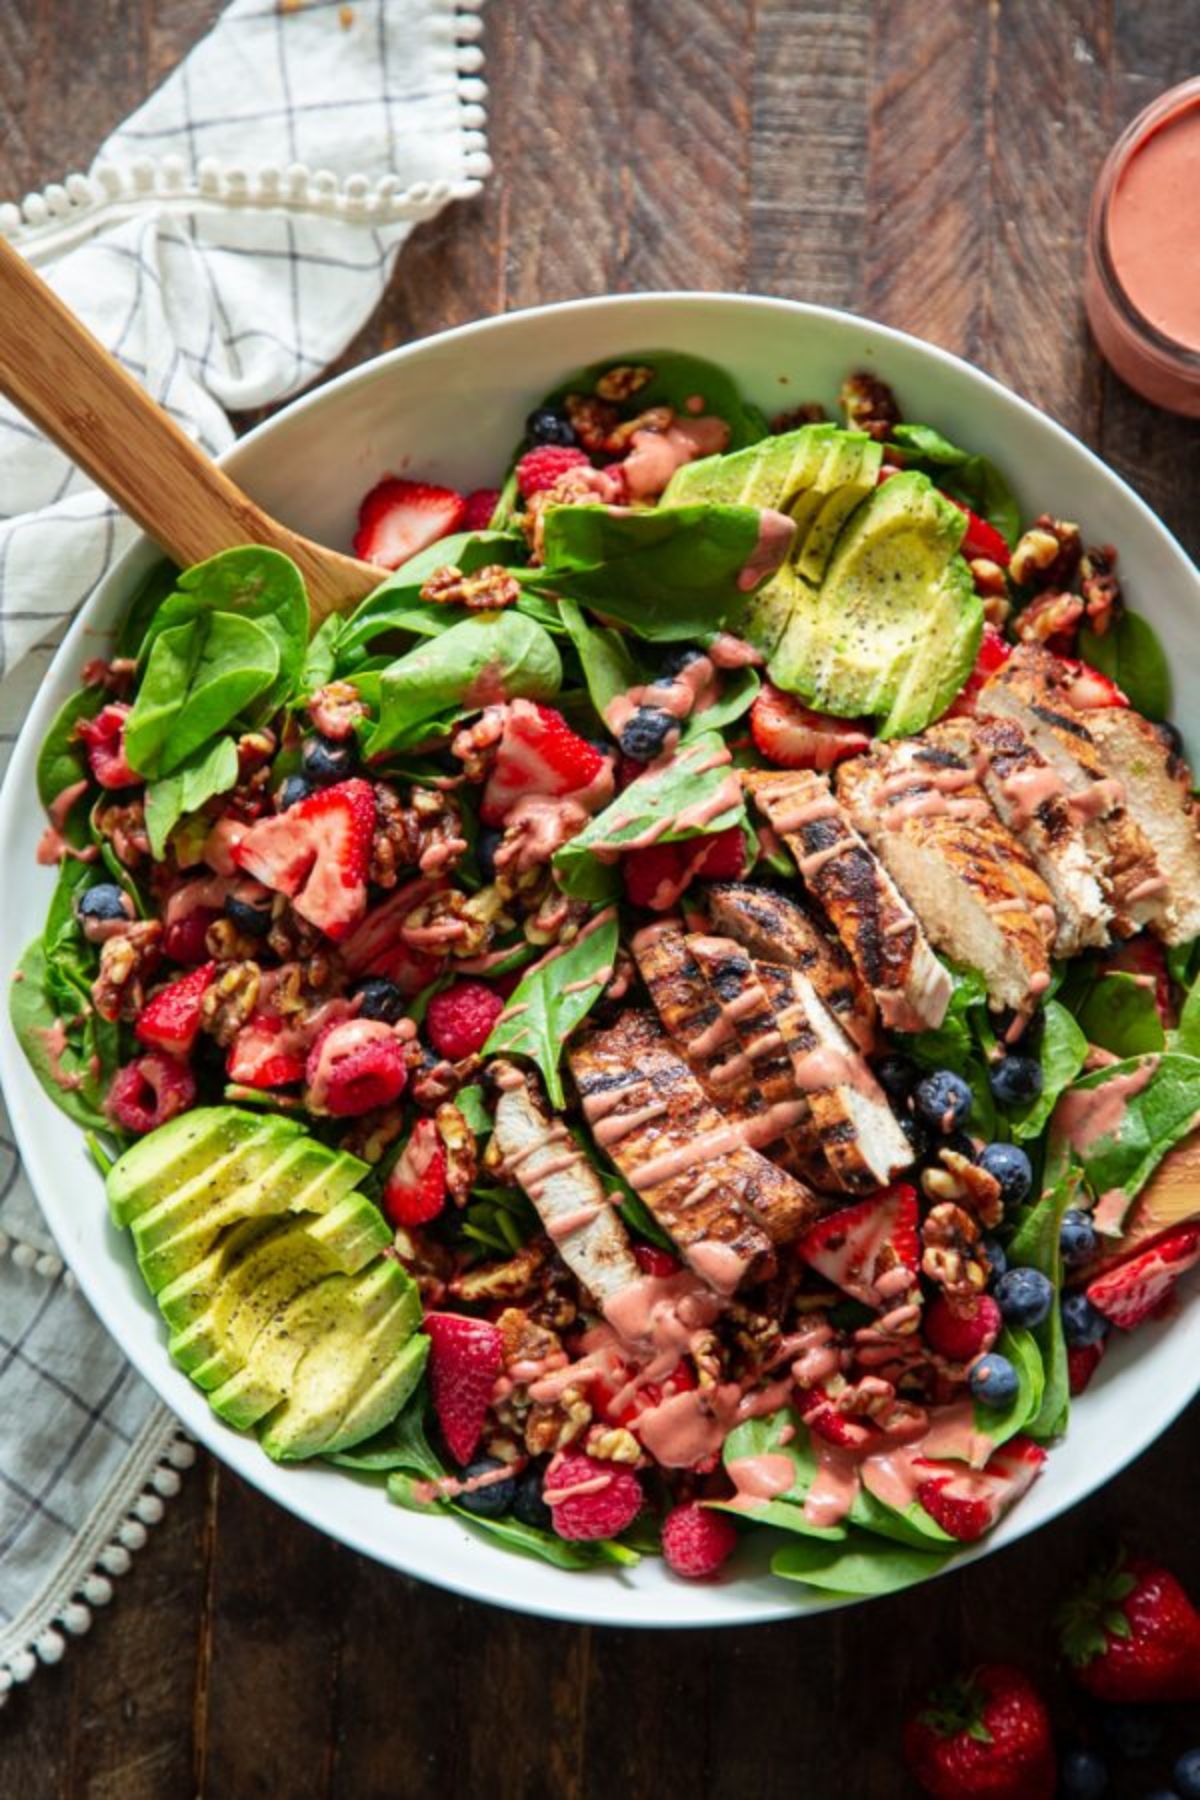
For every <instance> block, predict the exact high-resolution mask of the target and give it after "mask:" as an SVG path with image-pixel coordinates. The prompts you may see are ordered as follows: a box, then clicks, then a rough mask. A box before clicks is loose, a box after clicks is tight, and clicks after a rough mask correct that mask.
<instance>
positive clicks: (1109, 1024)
mask: <svg viewBox="0 0 1200 1800" xmlns="http://www.w3.org/2000/svg"><path fill="white" fill-rule="evenodd" d="M1076 1017H1077V1019H1078V1020H1079V1024H1080V1027H1081V1030H1082V1033H1083V1035H1084V1036H1085V1038H1086V1041H1087V1042H1088V1043H1092V1044H1096V1045H1097V1046H1098V1047H1099V1048H1100V1049H1101V1050H1111V1051H1112V1053H1113V1055H1114V1056H1140V1055H1141V1054H1142V1053H1143V1052H1144V1051H1147V1050H1161V1049H1162V1048H1163V1046H1164V1045H1165V1043H1166V1041H1167V1038H1166V1032H1165V1031H1164V1030H1163V1023H1162V1020H1161V1019H1160V1018H1159V1016H1158V1006H1157V1004H1156V1003H1155V998H1154V989H1153V988H1152V987H1149V988H1147V987H1143V985H1142V983H1141V982H1140V981H1139V980H1138V979H1137V977H1136V976H1134V975H1127V974H1125V973H1124V972H1123V971H1120V970H1116V971H1114V972H1113V973H1112V974H1110V975H1102V976H1101V977H1100V979H1099V981H1096V982H1094V983H1093V985H1092V986H1091V988H1090V989H1089V990H1088V993H1087V997H1086V998H1085V1000H1084V1002H1083V1004H1082V1006H1081V1007H1080V1008H1079V1011H1078V1013H1077V1014H1076ZM1082 1067H1083V1062H1082V1060H1081V1061H1080V1064H1079V1068H1080V1069H1081V1068H1082ZM1078 1073H1079V1069H1076V1071H1075V1074H1078ZM1074 1078H1075V1077H1074V1075H1072V1077H1071V1079H1072V1080H1074ZM1047 1116H1049V1115H1047Z"/></svg>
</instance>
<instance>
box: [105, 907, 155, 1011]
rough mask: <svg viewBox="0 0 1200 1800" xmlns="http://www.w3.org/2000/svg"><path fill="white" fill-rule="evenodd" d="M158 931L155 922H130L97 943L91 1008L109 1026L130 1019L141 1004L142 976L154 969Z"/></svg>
mask: <svg viewBox="0 0 1200 1800" xmlns="http://www.w3.org/2000/svg"><path fill="white" fill-rule="evenodd" d="M162 929H163V928H162V924H161V922H160V921H159V920H158V919H130V920H129V921H128V923H127V924H124V925H122V926H121V928H120V929H119V931H116V932H114V933H113V935H112V936H111V937H108V938H106V939H105V940H104V942H103V943H102V944H101V946H100V968H99V971H98V973H97V975H96V979H95V980H94V981H93V983H92V1005H93V1006H94V1007H95V1009H96V1011H97V1012H98V1013H99V1015H100V1017H101V1018H102V1019H107V1020H108V1021H109V1023H110V1024H112V1023H113V1022H114V1021H115V1020H117V1019H131V1018H133V1017H134V1015H135V1014H136V1013H138V1012H140V1011H141V1009H142V1006H143V1005H144V1004H145V998H146V986H145V983H146V977H147V976H148V975H150V974H152V973H153V971H154V969H155V967H156V966H157V963H158V959H159V954H160V949H161V941H162Z"/></svg>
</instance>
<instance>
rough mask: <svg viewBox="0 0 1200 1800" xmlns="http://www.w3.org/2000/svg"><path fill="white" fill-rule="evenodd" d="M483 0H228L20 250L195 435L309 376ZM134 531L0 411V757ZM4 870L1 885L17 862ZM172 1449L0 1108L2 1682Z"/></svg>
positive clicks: (384, 258)
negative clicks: (34, 1188)
mask: <svg viewBox="0 0 1200 1800" xmlns="http://www.w3.org/2000/svg"><path fill="white" fill-rule="evenodd" d="M481 5H482V0H351V3H350V4H348V5H338V4H334V3H333V0H290V3H289V0H235V4H233V5H231V6H230V7H228V9H227V10H226V11H225V12H224V13H223V14H222V15H221V18H220V19H219V21H218V23H217V25H216V27H215V28H214V30H213V31H212V32H211V33H210V34H209V36H208V37H206V38H205V39H204V40H203V41H202V42H201V43H199V44H197V45H196V47H195V49H194V50H193V51H192V52H191V54H190V55H189V56H188V58H187V60H186V61H185V62H184V63H183V64H182V65H181V66H180V67H179V68H178V69H177V70H176V71H175V73H174V74H173V75H172V76H171V77H170V78H169V79H168V81H167V82H166V83H165V84H164V86H163V87H162V88H160V89H159V91H158V92H157V93H156V94H154V95H153V96H152V98H151V99H150V100H148V101H147V103H146V104H145V106H143V107H142V108H141V109H140V111H138V112H136V113H135V114H134V115H133V117H132V118H131V119H129V120H128V121H127V122H126V124H125V125H123V126H122V127H121V128H120V130H118V131H117V132H116V133H115V134H114V135H113V136H112V137H111V138H110V139H109V140H108V142H107V143H106V144H105V145H104V147H103V149H102V150H101V151H100V154H99V156H98V158H97V160H96V162H95V164H94V165H93V167H92V169H91V171H90V173H89V174H87V175H71V176H68V177H67V179H66V180H65V182H64V183H63V184H62V185H61V186H55V187H51V188H48V189H47V190H46V191H45V192H44V193H43V194H35V195H31V196H29V197H28V198H27V199H25V200H24V201H22V202H21V204H20V205H19V206H17V205H7V206H4V205H0V231H3V232H4V233H5V234H6V235H7V236H9V237H10V238H12V239H13V241H14V242H15V243H16V244H17V245H18V246H19V248H20V249H21V250H22V251H23V252H24V253H25V254H26V255H28V257H29V259H30V261H31V262H33V263H34V264H36V265H37V266H38V268H39V269H40V270H41V272H42V273H43V274H44V275H45V276H46V277H47V278H48V279H49V280H50V282H51V283H52V285H53V286H54V287H55V288H56V289H57V290H58V292H59V293H60V294H61V295H62V296H63V298H64V299H65V300H66V301H67V303H68V304H69V305H70V306H71V307H73V308H74V309H75V311H76V312H78V313H79V314H80V315H81V316H82V317H83V318H84V319H85V320H86V321H87V323H88V324H89V325H90V326H91V328H92V330H93V331H95V332H96V333H97V335H98V336H99V337H101V338H102V339H103V340H104V342H105V343H106V344H108V345H109V347H110V348H111V349H113V350H114V351H115V353H116V354H117V355H118V356H119V357H120V358H121V360H122V361H123V362H124V363H126V364H127V365H128V367H129V368H131V369H132V370H133V371H134V373H135V374H136V375H137V376H138V377H139V379H140V380H141V381H142V382H143V383H144V384H145V386H146V387H147V388H148V389H149V390H150V392H151V393H152V394H153V395H154V397H155V398H156V399H157V400H159V401H160V402H161V403H162V404H163V405H164V406H166V407H167V409H168V410H169V411H170V412H171V413H172V414H173V415H174V416H175V418H176V419H178V420H179V421H180V423H181V424H182V425H183V426H184V428H185V429H186V430H188V431H190V432H191V433H193V434H194V435H195V436H196V437H198V438H199V439H200V440H201V442H202V443H203V444H205V445H206V446H207V448H208V449H209V450H212V451H217V450H221V449H223V448H224V447H225V446H226V445H227V444H228V443H229V442H230V441H231V439H232V437H233V430H232V427H231V426H230V423H229V420H228V418H227V417H226V413H227V412H228V411H231V410H233V411H237V410H241V409H246V408H252V407H261V406H264V405H266V404H268V403H269V402H272V401H277V400H281V399H283V398H284V397H285V396H287V395H289V394H292V393H294V392H295V391H296V390H297V389H299V388H300V387H302V386H304V385H305V384H307V383H309V382H311V381H312V380H313V379H314V377H316V376H317V375H318V374H319V373H320V371H321V370H322V369H323V368H324V367H325V365H326V364H327V363H328V362H330V361H331V360H332V359H333V358H334V357H335V356H337V355H338V353H339V352H340V351H341V350H342V349H343V348H344V346H345V345H346V344H347V342H348V341H349V340H350V338H351V337H352V336H353V334H354V332H355V331H356V330H357V329H358V328H359V326H361V325H362V324H363V322H364V321H365V320H366V319H367V317H368V316H369V314H370V313H371V312H372V310H373V309H374V307H375V305H376V303H377V302H378V300H379V298H380V296H381V294H382V292H383V289H384V286H385V284H386V282H387V278H388V275H389V273H390V271H391V268H392V264H393V261H394V259H395V256H396V252H397V250H398V249H399V247H400V245H401V244H402V243H403V241H404V239H405V237H406V236H407V235H408V233H409V232H410V231H411V230H412V227H413V225H414V223H416V222H417V221H418V220H420V219H424V218H430V217H432V216H433V214H434V213H436V212H437V211H438V210H439V209H440V208H441V207H442V206H443V205H444V204H445V203H446V202H447V201H448V200H451V199H455V198H458V197H460V196H466V195H469V194H472V193H475V192H476V191H477V190H478V188H479V185H480V182H481V180H482V178H483V177H484V176H485V175H486V174H487V173H488V168H489V165H488V160H487V155H486V147H485V142H484V137H483V131H482V127H483V123H484V112H483V106H482V102H483V99H484V95H485V89H484V86H483V83H482V81H481V80H480V79H479V70H480V68H481V66H482V61H483V58H482V52H481V51H480V49H479V46H478V41H477V40H478V38H479V35H480V23H481V22H480V19H479V17H478V13H479V10H480V6H481ZM132 536H133V528H132V526H130V525H129V524H128V522H127V521H125V520H124V519H122V518H120V517H118V516H117V515H116V514H115V513H114V510H113V508H112V507H111V506H110V505H109V504H108V502H107V501H105V500H104V499H103V498H102V497H101V496H100V495H98V494H97V493H96V491H95V490H94V489H93V488H91V487H89V485H88V483H87V482H86V481H85V480H84V478H83V477H82V476H80V475H79V474H78V473H77V472H76V471H75V470H74V469H73V468H72V467H71V465H70V464H69V463H67V462H66V461H65V459H64V458H63V457H62V456H61V455H60V454H59V453H58V451H57V450H55V449H53V448H52V447H51V446H50V445H49V444H48V443H47V442H46V441H45V440H44V439H42V438H40V437H39V436H38V434H37V433H36V432H35V431H34V430H33V428H32V427H31V426H29V425H28V424H27V423H26V422H25V421H24V420H23V419H22V418H20V417H19V416H18V415H16V414H15V413H13V412H12V411H11V410H9V409H8V408H7V407H4V406H0V759H4V760H6V759H7V756H8V754H9V753H10V751H11V747H12V743H13V740H14V738H15V735H16V732H17V730H18V728H19V725H20V721H21V719H22V718H23V716H24V714H25V711H26V710H27V706H28V701H29V698H30V696H31V694H32V692H33V691H34V689H35V688H36V686H37V684H38V682H39V680H40V679H41V677H42V675H43V674H44V672H45V669H46V666H47V662H48V660H49V658H50V656H51V655H52V654H53V652H54V649H55V647H56V645H57V643H58V641H59V639H60V638H61V636H62V633H63V630H64V629H65V627H66V624H67V622H68V620H69V619H70V617H71V615H72V614H73V612H74V611H75V610H76V608H77V607H78V606H79V604H80V602H81V601H82V600H84V599H85V598H86V596H87V595H88V594H89V593H90V592H91V590H92V588H93V587H94V585H95V584H96V582H97V581H98V580H99V579H100V577H101V576H102V575H103V574H104V572H105V570H106V569H107V568H108V567H109V565H110V563H111V562H112V560H113V558H114V557H115V556H117V555H118V554H119V553H120V551H121V550H122V549H124V547H125V546H126V544H127V543H128V542H129V541H130V539H131V537H132ZM17 878H18V877H17V875H16V874H15V873H14V872H13V871H11V870H10V871H6V872H5V880H6V881H7V880H15V879H17ZM190 1460H191V1450H190V1446H188V1445H187V1444H186V1443H184V1442H183V1441H182V1440H180V1439H179V1438H178V1437H177V1435H176V1432H175V1428H174V1425H173V1421H172V1419H171V1417H170V1415H169V1414H168V1413H167V1412H166V1411H165V1409H164V1408H163V1407H161V1406H160V1405H159V1404H158V1402H157V1401H156V1400H155V1398H154V1396H153V1394H151V1392H150V1391H149V1389H148V1388H147V1387H146V1386H145V1385H144V1384H143V1383H142V1382H141V1381H140V1379H139V1378H138V1377H137V1376H136V1375H135V1374H134V1373H133V1371H132V1370H131V1369H130V1367H129V1366H128V1364H127V1363H125V1361H124V1360H123V1358H122V1356H121V1354H120V1351H119V1349H118V1348H117V1346H116V1344H114V1343H113V1342H112V1341H111V1340H110V1339H109V1338H108V1337H107V1335H106V1334H105V1333H104V1332H103V1331H102V1329H101V1328H100V1326H99V1325H98V1324H97V1322H96V1320H95V1319H94V1317H93V1316H92V1314H91V1312H90V1310H89V1309H88V1307H87V1306H86V1304H85V1303H84V1301H83V1300H82V1298H81V1297H80V1295H79V1294H78V1292H77V1291H75V1289H74V1287H73V1284H72V1282H71V1279H70V1277H69V1276H66V1275H64V1273H63V1268H62V1263H61V1260H60V1258H59V1257H58V1255H57V1253H56V1251H55V1247H54V1244H53V1242H52V1241H51V1239H50V1237H49V1235H48V1233H47V1231H46V1227H45V1224H44V1222H43V1221H42V1219H41V1217H40V1215H39V1213H38V1209H37V1206H36V1203H35V1201H34V1199H33V1196H32V1194H31V1192H30V1190H29V1186H28V1183H27V1182H26V1181H25V1179H24V1177H23V1175H22V1173H21V1170H20V1167H19V1164H18V1161H17V1157H16V1152H15V1149H14V1146H13V1143H12V1139H11V1136H10V1135H9V1133H8V1125H7V1119H6V1118H5V1117H4V1116H3V1114H2V1113H0V1700H2V1699H3V1697H4V1695H5V1694H6V1693H7V1691H8V1689H9V1688H10V1687H11V1685H12V1682H13V1681H18V1682H19V1681H24V1680H27V1679H28V1677H29V1676H30V1675H31V1674H33V1672H34V1670H35V1669H36V1668H37V1667H38V1664H39V1661H40V1662H43V1663H51V1662H57V1661H58V1659H59V1657H61V1655H62V1654H63V1650H64V1648H65V1647H66V1643H67V1639H68V1637H69V1636H71V1635H77V1634H78V1633H80V1632H82V1631H85V1630H86V1629H87V1626H88V1623H89V1621H90V1617H91V1611H90V1609H91V1608H92V1607H93V1606H96V1605H98V1604H103V1603H104V1602H105V1601H106V1600H108V1599H109V1598H110V1596H111V1593H112V1580H111V1578H112V1577H113V1576H115V1575H121V1574H123V1573H124V1571H125V1570H126V1569H127V1568H128V1566H129V1561H130V1553H131V1552H132V1551H135V1550H136V1549H137V1548H138V1547H139V1546H140V1545H141V1543H142V1542H143V1541H144V1539H145V1535H146V1527H147V1526H148V1525H152V1524H153V1523H154V1522H155V1520H156V1519H158V1518H159V1517H160V1516H161V1512H162V1503H163V1497H169V1496H170V1495H171V1494H172V1493H174V1492H175V1491H176V1489H177V1488H178V1485H179V1474H178V1470H180V1469H181V1468H183V1467H185V1466H186V1465H187V1463H188V1462H189V1461H190Z"/></svg>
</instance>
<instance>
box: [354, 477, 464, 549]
mask: <svg viewBox="0 0 1200 1800" xmlns="http://www.w3.org/2000/svg"><path fill="white" fill-rule="evenodd" d="M466 511H467V503H466V501H465V500H464V499H463V497H462V495H461V494H456V493H455V491H454V489H453V488H447V487H434V486H433V485H432V483H430V482H428V481H401V480H400V479H399V478H398V477H396V476H394V475H389V476H387V477H385V479H384V480H383V481H381V482H379V483H378V485H377V486H376V487H373V488H372V489H371V491H370V493H369V494H368V495H367V497H366V499H365V500H364V501H363V503H362V505H361V507H360V508H359V513H358V530H357V531H356V532H355V534H354V554H355V556H357V557H359V558H360V559H361V560H362V561H363V562H372V563H378V564H379V567H380V568H381V569H398V568H399V567H400V564H401V563H403V562H407V561H408V559H409V557H410V556H415V555H416V554H417V551H418V550H426V549H428V547H429V545H430V544H436V543H437V540H438V539H439V538H444V537H449V535H450V533H451V532H453V531H460V530H461V529H462V525H463V520H464V518H465V517H466Z"/></svg>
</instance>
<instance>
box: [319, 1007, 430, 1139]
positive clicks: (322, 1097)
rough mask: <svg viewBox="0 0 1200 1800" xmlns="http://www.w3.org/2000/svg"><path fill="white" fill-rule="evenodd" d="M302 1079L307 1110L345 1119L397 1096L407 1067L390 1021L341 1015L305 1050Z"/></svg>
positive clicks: (403, 1081) (402, 1086)
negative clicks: (341, 1016) (385, 1022)
mask: <svg viewBox="0 0 1200 1800" xmlns="http://www.w3.org/2000/svg"><path fill="white" fill-rule="evenodd" d="M304 1078H305V1082H306V1084H307V1086H306V1091H305V1096H304V1098H305V1101H306V1104H307V1105H308V1107H309V1110H310V1111H311V1112H315V1113H328V1114H331V1115H332V1116H333V1117H334V1118H335V1119H348V1118H353V1117H355V1116H356V1115H357V1114H358V1113H365V1112H372V1111H374V1109H375V1108H376V1107H377V1106H388V1105H390V1104H391V1102H392V1101H393V1100H396V1099H398V1098H399V1097H400V1095H401V1094H402V1093H403V1091H404V1085H405V1083H406V1082H407V1080H408V1066H407V1064H406V1063H405V1060H404V1049H403V1046H402V1044H401V1042H400V1039H399V1038H398V1037H397V1036H396V1034H395V1032H394V1031H393V1030H392V1028H391V1026H390V1025H385V1024H383V1022H382V1021H381V1020H379V1019H343V1020H340V1021H339V1022H338V1023H337V1024H334V1025H330V1026H329V1027H328V1029H327V1030H325V1031H323V1032H322V1033H321V1035H320V1037H319V1038H318V1039H317V1041H316V1042H315V1044H314V1045H313V1047H312V1049H311V1050H310V1051H309V1053H308V1062H307V1064H306V1065H305V1070H304Z"/></svg>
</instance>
